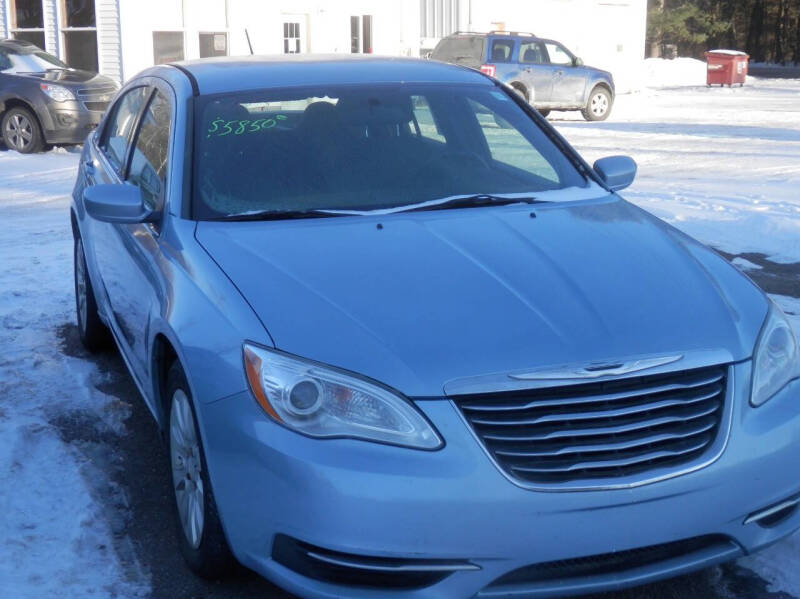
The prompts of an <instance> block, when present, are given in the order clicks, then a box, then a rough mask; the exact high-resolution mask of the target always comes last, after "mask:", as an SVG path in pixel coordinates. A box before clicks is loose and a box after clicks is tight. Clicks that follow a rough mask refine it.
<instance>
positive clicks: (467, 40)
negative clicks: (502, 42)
mask: <svg viewBox="0 0 800 599" xmlns="http://www.w3.org/2000/svg"><path fill="white" fill-rule="evenodd" d="M485 49H486V38H485V37H482V36H477V35H458V36H454V37H446V38H444V39H443V40H442V41H440V42H439V43H438V44H437V45H436V48H435V49H434V50H433V53H432V54H431V58H432V59H433V60H439V61H441V62H450V63H452V64H462V65H464V66H468V67H472V68H474V69H477V68H480V66H481V65H482V64H483V56H484V51H485Z"/></svg>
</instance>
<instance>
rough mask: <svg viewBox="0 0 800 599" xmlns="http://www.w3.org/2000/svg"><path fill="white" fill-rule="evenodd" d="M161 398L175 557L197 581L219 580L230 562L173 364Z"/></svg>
mask: <svg viewBox="0 0 800 599" xmlns="http://www.w3.org/2000/svg"><path fill="white" fill-rule="evenodd" d="M167 397H169V398H170V410H169V456H170V471H171V473H172V487H173V490H174V496H175V503H174V505H175V512H176V515H177V520H178V529H179V532H178V536H179V542H180V547H181V553H182V554H183V557H184V559H185V560H186V563H187V564H188V565H189V567H190V568H191V569H192V570H193V571H194V573H195V574H197V575H198V576H202V577H203V578H219V577H221V576H224V575H225V574H228V573H229V572H230V571H231V570H232V568H233V566H234V564H235V561H234V558H233V555H232V554H231V551H230V549H229V547H228V542H227V540H226V539H225V533H224V532H223V530H222V523H221V522H220V519H219V514H218V513H217V504H216V501H215V500H214V494H213V493H212V491H211V481H210V479H209V477H208V466H207V464H206V459H205V454H204V452H203V443H202V441H201V439H200V432H199V430H198V428H197V421H196V419H195V413H194V407H193V406H192V400H191V394H190V392H189V385H188V384H187V382H186V377H185V376H184V374H183V370H182V369H181V367H180V365H179V364H178V363H177V362H175V363H174V364H173V365H172V367H171V368H170V369H169V373H168V374H167Z"/></svg>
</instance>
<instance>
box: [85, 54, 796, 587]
mask: <svg viewBox="0 0 800 599" xmlns="http://www.w3.org/2000/svg"><path fill="white" fill-rule="evenodd" d="M498 123H502V124H503V126H499V125H498ZM635 171H636V167H635V164H634V163H633V161H632V160H631V159H629V158H624V157H612V158H606V159H603V160H599V161H598V162H597V163H596V164H595V165H594V167H593V168H591V167H589V166H588V165H587V164H586V163H585V162H584V161H583V160H582V159H581V158H580V156H578V155H577V154H576V152H575V151H574V150H573V149H572V148H571V147H570V146H569V145H568V144H567V143H566V142H565V141H564V139H563V138H562V137H561V136H559V134H558V133H557V132H556V131H555V130H554V129H553V128H552V127H550V126H549V125H548V124H547V122H546V121H545V120H544V119H543V118H542V117H541V116H539V115H538V114H537V113H536V112H535V111H534V109H533V108H532V107H530V106H529V105H527V104H526V103H525V102H524V101H523V100H521V99H520V98H519V96H518V95H517V94H515V93H514V92H513V90H511V89H510V88H508V87H505V86H503V85H502V84H500V83H498V82H496V81H495V80H492V79H490V78H488V77H486V76H485V75H483V74H481V73H479V72H476V71H473V70H470V69H466V68H462V67H456V66H452V65H445V64H441V63H436V62H433V61H417V60H406V59H389V58H374V57H365V58H351V57H292V58H291V59H288V58H284V57H280V58H257V57H256V58H248V59H219V60H209V61H200V62H188V63H180V64H175V65H162V66H158V67H155V68H153V69H150V70H148V71H145V72H144V73H142V74H140V75H138V76H137V77H134V78H133V79H132V80H130V81H129V82H128V83H127V84H126V85H125V86H124V88H123V89H122V90H121V91H120V93H119V94H118V96H117V98H116V100H115V101H114V103H113V105H112V106H111V108H110V110H109V111H108V114H107V116H106V117H105V119H104V121H103V122H102V123H101V125H100V127H99V128H98V130H97V132H96V133H94V134H92V135H91V136H90V137H89V138H88V140H87V142H86V144H85V146H84V150H83V154H82V158H81V167H80V171H79V174H78V179H77V182H76V186H75V191H74V202H73V204H72V209H71V213H70V214H71V219H72V229H73V232H74V235H75V290H76V298H77V312H78V323H79V328H80V333H81V337H82V339H83V341H84V343H85V344H86V346H87V347H88V348H89V349H98V348H100V347H102V346H103V344H104V343H106V342H107V341H109V340H110V339H113V340H114V341H115V342H116V344H117V346H118V347H119V349H120V351H121V354H122V356H123V358H124V360H125V362H126V364H127V366H128V368H129V369H130V372H131V375H132V376H133V378H134V380H135V381H136V384H137V385H138V387H139V390H140V391H141V394H142V396H143V397H144V399H145V401H146V402H147V405H148V406H149V408H150V410H151V411H152V413H153V416H154V417H155V418H156V420H157V421H158V423H159V424H160V426H161V427H162V429H163V431H164V434H165V437H166V438H167V440H168V443H169V454H170V467H171V472H172V478H173V481H174V490H175V508H176V509H175V512H176V515H177V518H176V522H177V531H178V534H179V537H180V543H181V547H182V551H183V554H184V556H185V557H186V560H187V562H188V563H189V565H190V566H191V568H192V569H193V570H194V571H195V572H197V573H198V574H200V575H202V576H219V575H221V574H223V573H224V572H225V571H226V570H228V569H229V568H230V566H231V564H233V563H234V562H235V561H237V560H238V561H239V562H241V563H242V564H244V565H245V566H247V567H249V568H251V569H253V570H255V571H257V572H259V573H260V574H262V575H263V576H265V577H267V578H269V579H270V580H272V581H273V582H275V583H276V584H278V585H280V586H282V587H284V588H286V589H288V590H290V591H292V592H294V593H296V594H298V595H301V596H303V597H320V598H322V597H326V598H332V597H371V598H372V597H397V598H399V597H402V598H404V599H406V598H414V597H447V598H450V597H452V598H462V597H463V598H467V597H473V596H478V597H541V596H562V595H569V594H575V593H584V592H593V591H603V590H610V589H618V588H622V587H626V586H630V585H635V584H640V583H644V582H648V581H653V580H657V579H660V578H664V577H667V576H674V575H677V574H681V573H684V572H688V571H691V570H695V569H698V568H703V567H707V566H710V565H712V564H716V563H719V562H722V561H724V560H729V559H732V558H735V557H737V556H741V555H745V554H747V553H750V552H752V551H755V550H757V549H759V548H761V547H764V546H766V545H768V544H770V543H773V542H775V541H777V540H778V539H780V538H782V537H784V536H786V535H788V534H789V533H791V532H792V531H794V530H795V529H797V528H798V527H800V513H798V502H799V501H800V477H799V476H798V469H797V464H798V463H800V397H798V395H800V383H798V381H797V378H798V375H799V374H800V370H799V369H798V364H799V362H798V355H797V354H798V350H797V343H796V341H795V336H794V333H793V332H792V328H791V326H790V325H789V323H788V322H787V320H786V317H785V316H784V315H783V314H782V313H781V311H780V310H779V309H778V308H777V307H776V306H775V305H773V304H772V303H771V302H770V301H769V300H768V299H767V297H765V295H764V294H763V293H762V292H761V291H760V290H759V289H758V288H757V287H756V286H755V285H754V284H753V283H752V282H751V281H750V280H749V279H747V278H746V277H745V276H744V275H742V274H740V273H739V272H738V271H737V270H735V269H734V268H733V267H731V266H729V265H728V264H727V263H726V262H725V260H723V259H722V258H721V257H720V256H718V255H717V254H716V253H714V252H713V251H711V250H709V249H708V248H706V247H704V246H702V245H701V244H699V243H697V242H696V241H694V240H692V239H690V238H689V237H687V236H685V235H683V234H682V233H680V232H679V231H677V230H675V229H673V228H672V227H669V226H667V225H665V224H664V223H663V222H661V221H660V220H658V219H656V218H654V217H653V216H651V215H650V214H648V213H646V212H644V211H643V210H640V209H639V208H637V207H636V206H633V205H632V204H629V203H628V202H626V201H625V200H623V199H622V198H620V197H619V196H618V195H617V194H616V192H617V191H618V190H621V189H623V188H625V187H626V186H628V185H629V184H630V183H631V182H632V180H633V177H634V175H635Z"/></svg>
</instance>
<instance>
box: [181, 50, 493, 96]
mask: <svg viewBox="0 0 800 599" xmlns="http://www.w3.org/2000/svg"><path fill="white" fill-rule="evenodd" d="M174 64H175V66H178V67H179V68H180V69H181V70H183V71H184V72H188V73H190V74H191V75H192V76H193V77H194V79H195V80H196V82H197V87H198V90H199V93H200V94H216V93H226V92H233V91H241V90H248V89H265V88H280V87H298V86H305V85H335V84H346V83H400V82H414V83H428V82H435V83H473V84H483V85H493V83H492V81H491V80H490V79H489V78H488V77H486V76H485V75H483V74H482V73H480V72H478V71H475V70H473V69H468V68H466V67H459V66H455V65H450V64H445V63H442V62H437V61H433V60H423V59H417V58H397V57H381V56H373V55H363V54H361V55H347V54H329V55H326V54H292V55H286V54H280V55H276V56H245V57H220V58H205V59H201V60H190V61H184V62H178V63H174Z"/></svg>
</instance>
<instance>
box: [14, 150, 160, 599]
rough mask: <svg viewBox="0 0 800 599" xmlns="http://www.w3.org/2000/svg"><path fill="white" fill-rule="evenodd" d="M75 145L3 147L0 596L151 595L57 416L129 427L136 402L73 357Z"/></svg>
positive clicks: (109, 429) (96, 482)
mask: <svg viewBox="0 0 800 599" xmlns="http://www.w3.org/2000/svg"><path fill="white" fill-rule="evenodd" d="M77 163H78V154H77V153H75V152H66V151H55V152H51V153H49V154H45V155H39V156H21V155H19V154H16V153H12V152H7V151H2V152H0V223H2V230H0V596H2V597H9V598H10V597H14V598H20V599H40V598H43V597H57V596H64V597H97V598H100V597H139V596H143V595H144V594H146V593H147V590H148V584H147V580H146V577H145V576H144V575H143V574H142V573H141V572H140V570H139V567H138V564H137V563H136V560H135V559H134V558H133V557H132V555H133V552H132V551H130V550H129V549H128V548H127V547H126V541H125V539H123V538H118V537H117V536H116V535H115V534H114V533H115V531H114V530H113V525H114V521H113V519H112V518H109V517H108V513H109V512H110V511H111V510H110V509H109V503H110V504H111V506H112V507H113V506H114V505H115V504H117V503H119V502H120V501H122V502H123V503H124V498H122V497H120V492H119V490H118V489H117V488H115V486H114V485H113V483H112V482H111V481H110V480H107V478H106V476H105V474H104V472H103V471H102V469H101V468H99V467H98V466H97V465H96V464H94V463H93V462H92V461H90V460H88V459H87V458H86V457H85V455H84V454H83V453H82V452H81V451H79V450H78V448H77V447H75V446H73V445H68V444H65V443H64V442H63V441H62V439H61V438H60V436H59V434H58V432H57V428H56V427H55V426H54V422H56V421H58V420H61V419H64V418H70V417H77V418H80V419H82V420H87V419H88V420H91V421H92V422H93V425H94V426H96V427H97V429H98V432H99V433H103V434H108V435H112V436H113V435H117V434H122V433H123V431H124V425H123V424H122V421H123V419H124V418H125V417H126V413H127V407H126V406H125V405H121V404H120V403H119V402H118V401H117V400H116V399H114V398H112V397H109V396H105V395H104V394H102V393H101V392H100V391H98V390H97V389H96V387H95V385H94V383H97V382H99V381H97V379H98V377H99V376H100V374H99V373H98V372H97V370H96V368H95V366H94V365H93V363H92V362H88V361H86V360H81V359H77V358H71V357H69V356H66V355H64V354H63V353H62V352H61V348H60V339H59V330H60V329H59V327H61V326H62V325H63V324H64V323H68V322H71V321H73V319H74V316H73V314H74V308H73V305H74V304H73V296H72V275H71V273H72V235H71V233H70V230H69V217H68V214H69V213H68V212H67V210H68V208H67V207H68V194H69V193H70V190H71V187H72V182H73V181H74V179H75V173H76V170H77Z"/></svg>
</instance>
